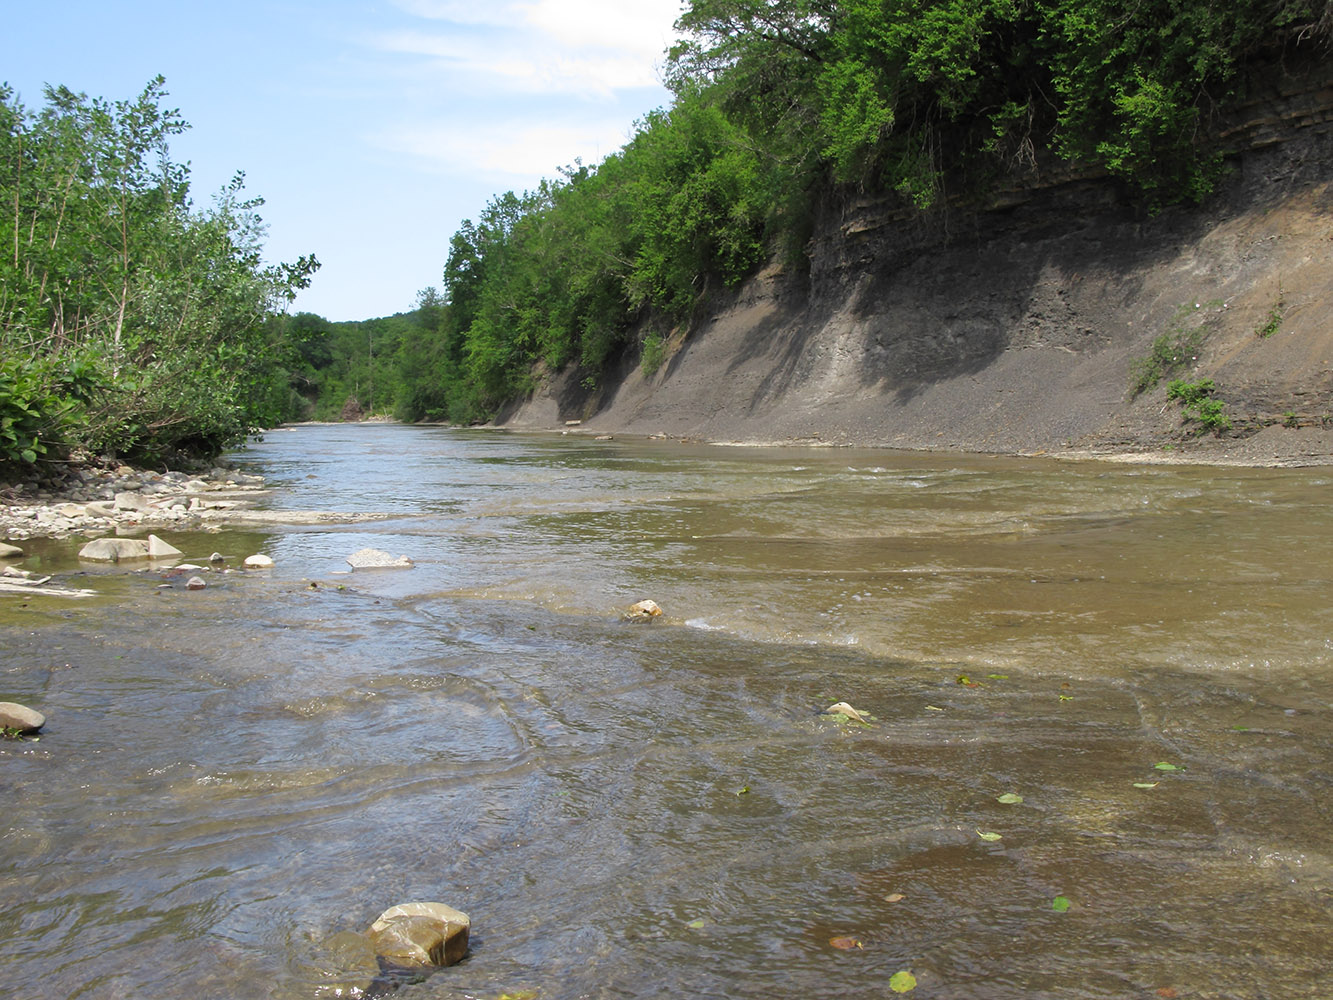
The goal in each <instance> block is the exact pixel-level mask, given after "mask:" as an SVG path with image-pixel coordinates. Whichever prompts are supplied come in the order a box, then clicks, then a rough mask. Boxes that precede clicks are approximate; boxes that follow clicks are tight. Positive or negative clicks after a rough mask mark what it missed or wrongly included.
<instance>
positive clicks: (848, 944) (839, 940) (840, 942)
mask: <svg viewBox="0 0 1333 1000" xmlns="http://www.w3.org/2000/svg"><path fill="white" fill-rule="evenodd" d="M828 943H829V944H831V945H832V946H833V947H835V948H837V949H838V950H839V951H855V950H856V949H857V948H864V947H865V945H863V944H862V943H861V942H860V940H859V939H858V938H854V937H835V938H829V942H828Z"/></svg>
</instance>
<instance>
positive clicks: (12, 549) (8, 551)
mask: <svg viewBox="0 0 1333 1000" xmlns="http://www.w3.org/2000/svg"><path fill="white" fill-rule="evenodd" d="M22 555H23V550H22V549H21V548H19V547H18V546H17V545H9V544H7V543H6V542H0V559H18V558H20V557H21V556H22Z"/></svg>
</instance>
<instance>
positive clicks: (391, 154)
mask: <svg viewBox="0 0 1333 1000" xmlns="http://www.w3.org/2000/svg"><path fill="white" fill-rule="evenodd" d="M679 12H680V2H679V0H619V2H617V0H470V2H469V0H385V2H379V3H376V2H360V3H358V2H350V0H323V2H314V0H285V2H283V0H278V2H271V3H261V2H254V0H232V2H229V3H200V2H196V0H174V2H156V0H149V2H139V3H134V2H117V0H101V2H85V0H74V2H62V3H59V4H57V5H53V6H50V7H45V8H43V6H42V5H38V4H36V3H15V4H10V5H9V9H8V10H7V11H6V14H5V17H4V26H3V28H2V29H0V81H4V82H7V83H9V85H10V86H12V87H13V88H14V89H15V90H16V91H17V92H18V93H19V95H20V97H21V99H22V100H23V103H24V104H25V105H27V106H28V107H29V108H36V107H38V106H40V105H41V103H42V86H43V84H47V83H51V84H63V85H65V86H67V87H69V88H70V89H71V90H75V91H83V92H85V93H87V94H89V95H90V96H96V97H104V98H107V99H108V100H120V99H125V98H131V97H134V96H136V95H137V94H138V93H139V92H140V91H142V89H143V87H144V85H145V84H147V82H148V81H149V80H151V79H152V78H153V77H154V76H156V75H157V74H158V73H161V74H162V75H163V76H165V77H166V80H167V89H168V91H169V92H170V96H169V97H168V98H167V100H166V102H165V104H166V105H167V106H168V107H173V108H179V109H180V111H181V114H182V115H183V116H184V118H185V119H186V121H188V122H190V124H191V126H192V128H191V130H190V131H189V132H187V133H186V134H185V135H183V136H180V137H178V138H177V139H176V140H175V141H174V142H173V143H172V158H173V159H175V160H177V161H189V163H190V165H191V170H192V183H191V192H192V194H193V196H194V199H195V201H196V202H198V203H206V202H207V201H208V200H209V199H210V198H211V196H212V194H213V193H214V192H215V191H217V190H218V189H219V188H221V187H222V185H223V184H224V183H226V181H227V180H228V179H229V178H230V177H231V176H232V175H233V174H234V173H235V172H236V171H237V170H244V171H245V174H246V191H247V192H248V193H249V194H250V195H259V196H261V197H263V198H264V199H265V201H266V204H265V206H264V208H263V209H262V210H261V214H262V215H263V217H264V220H265V221H266V223H267V224H268V228H269V232H268V240H267V244H266V245H267V249H268V257H269V259H270V260H295V258H296V257H297V256H299V255H300V254H303V253H311V252H313V253H314V254H315V255H316V256H318V257H319V259H320V261H321V262H322V264H323V267H322V269H321V270H320V272H319V274H318V275H317V276H316V277H315V281H314V284H313V285H312V287H311V288H310V289H309V290H308V291H306V292H304V293H303V294H302V295H301V297H300V298H299V299H298V301H297V303H296V306H295V308H296V309H298V310H307V311H310V312H317V313H320V314H322V315H325V316H327V317H329V318H330V319H335V320H343V319H365V318H369V317H372V316H382V315H387V314H390V313H394V312H400V311H403V310H406V309H410V308H411V307H412V305H413V302H414V301H415V298H416V293H417V291H418V290H419V289H421V288H424V287H425V286H427V285H435V286H439V285H440V272H441V270H442V268H443V265H444V259H445V255H446V254H447V252H448V244H449V238H450V237H451V236H452V235H453V234H454V232H455V231H456V230H457V229H458V227H459V224H460V223H461V222H462V221H463V220H464V219H467V218H473V219H475V218H476V217H477V215H478V213H479V212H480V211H481V209H482V208H483V207H484V206H485V204H486V202H487V201H488V200H489V199H490V198H491V197H492V196H494V195H496V194H500V193H503V192H504V191H508V190H515V191H522V190H525V189H529V188H532V187H534V186H535V185H536V183H537V181H538V180H540V179H541V178H542V177H555V176H556V175H557V169H558V168H559V167H561V166H564V165H567V164H571V163H573V161H574V160H575V158H581V159H582V160H583V161H584V162H585V163H595V162H597V161H599V160H600V159H601V158H602V157H604V156H606V155H607V154H608V153H610V152H613V151H614V150H616V149H617V148H619V147H620V146H621V145H623V144H624V142H625V141H626V139H627V138H628V137H629V135H630V133H631V130H632V128H633V123H634V122H635V121H636V120H637V119H639V118H641V117H642V116H643V115H644V114H646V113H647V112H648V111H651V110H652V109H654V108H657V107H662V106H665V105H666V104H668V103H669V95H668V94H667V92H666V90H665V89H664V88H663V87H662V85H661V68H662V65H663V63H664V61H665V51H666V49H667V47H668V46H669V45H670V44H671V41H672V37H673V33H672V29H671V25H672V22H673V21H674V20H675V18H676V17H677V16H678V15H679Z"/></svg>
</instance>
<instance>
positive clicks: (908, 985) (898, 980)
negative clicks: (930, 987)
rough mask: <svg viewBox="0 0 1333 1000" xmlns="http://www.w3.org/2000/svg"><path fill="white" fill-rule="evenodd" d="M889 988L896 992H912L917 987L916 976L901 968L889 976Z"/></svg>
mask: <svg viewBox="0 0 1333 1000" xmlns="http://www.w3.org/2000/svg"><path fill="white" fill-rule="evenodd" d="M889 989H891V990H893V992H894V993H911V992H912V991H913V990H914V989H916V976H914V975H912V974H911V973H910V972H908V971H907V970H906V969H901V970H899V971H898V972H895V973H894V974H893V975H891V976H890V977H889Z"/></svg>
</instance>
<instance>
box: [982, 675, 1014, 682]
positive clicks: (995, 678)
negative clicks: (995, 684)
mask: <svg viewBox="0 0 1333 1000" xmlns="http://www.w3.org/2000/svg"><path fill="white" fill-rule="evenodd" d="M986 676H987V677H989V678H990V679H991V680H993V681H1007V680H1008V679H1009V675H1008V674H987V675H986Z"/></svg>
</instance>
